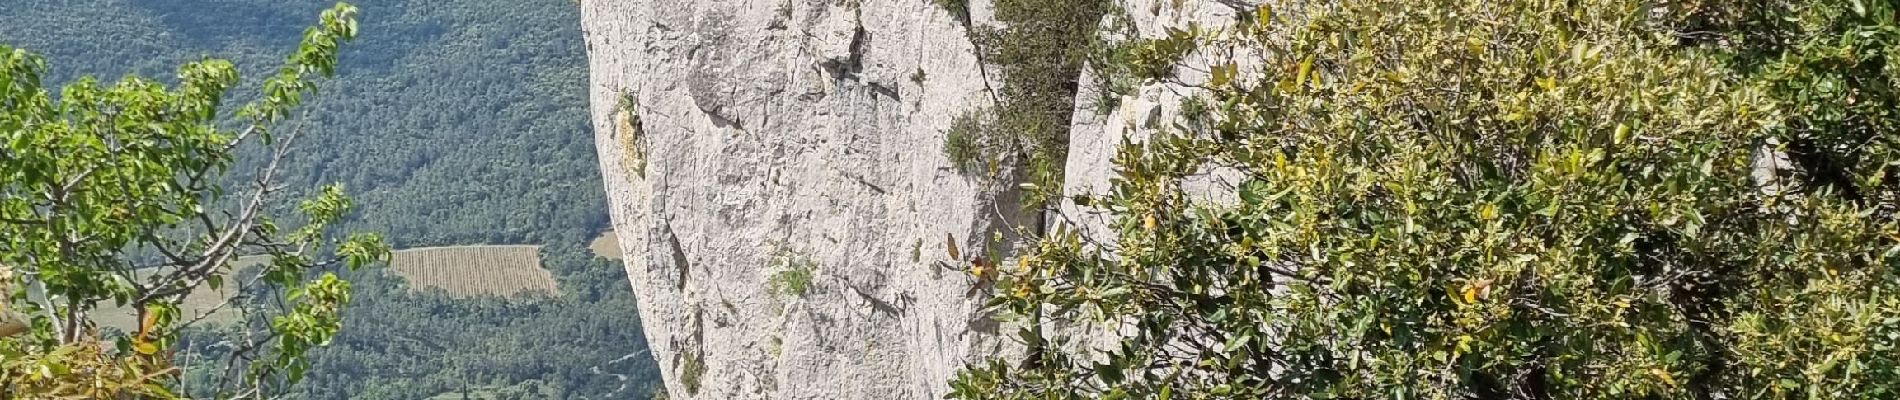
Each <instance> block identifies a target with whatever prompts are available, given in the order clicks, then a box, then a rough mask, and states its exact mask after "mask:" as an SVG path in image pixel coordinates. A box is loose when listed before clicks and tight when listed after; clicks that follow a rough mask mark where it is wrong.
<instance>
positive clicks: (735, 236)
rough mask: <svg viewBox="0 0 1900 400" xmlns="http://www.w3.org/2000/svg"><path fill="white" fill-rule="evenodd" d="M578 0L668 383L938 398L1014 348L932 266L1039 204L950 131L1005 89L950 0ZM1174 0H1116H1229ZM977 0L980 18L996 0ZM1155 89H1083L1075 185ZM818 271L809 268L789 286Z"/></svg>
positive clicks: (599, 121) (1142, 3)
mask: <svg viewBox="0 0 1900 400" xmlns="http://www.w3.org/2000/svg"><path fill="white" fill-rule="evenodd" d="M581 3H582V4H581V5H582V7H583V23H584V28H585V30H586V32H587V43H588V49H589V52H588V53H589V59H590V65H589V68H590V69H591V74H592V84H591V86H592V89H591V91H592V94H591V95H592V102H593V109H592V117H593V121H594V127H595V129H596V136H597V138H596V142H597V144H598V148H599V154H600V160H601V167H602V173H603V175H604V176H605V178H606V179H605V181H606V186H607V190H608V193H609V198H610V200H611V203H612V207H613V209H612V211H611V215H612V216H613V220H614V226H615V229H616V230H617V231H618V232H619V238H620V241H621V243H620V245H621V247H622V249H623V250H624V251H625V252H626V254H627V259H626V260H627V262H626V266H627V273H628V277H629V278H630V280H631V281H632V282H631V283H632V285H633V288H634V291H635V293H636V294H637V296H638V298H639V305H640V307H641V313H642V320H643V321H645V329H646V331H647V337H648V338H649V340H650V341H651V346H652V350H653V354H654V356H655V358H656V359H657V360H658V361H659V363H660V365H661V367H662V369H663V370H664V373H663V376H664V378H665V380H666V386H667V388H668V391H669V392H670V394H671V397H672V398H674V399H768V398H769V399H935V398H941V397H942V396H943V394H944V393H945V392H946V391H947V386H946V385H945V382H946V381H948V380H949V379H950V378H952V377H953V376H954V373H955V372H956V370H957V369H958V368H960V367H961V366H963V365H964V364H965V363H968V362H972V361H975V360H978V359H981V358H982V357H986V356H991V355H995V354H999V353H1000V352H1007V351H1009V350H1010V348H1011V345H1010V342H1009V340H1008V339H1007V336H999V335H998V329H999V327H998V326H997V324H995V323H994V322H991V321H989V320H987V319H985V318H983V317H982V316H981V315H980V314H979V313H978V312H977V310H978V308H979V306H980V305H981V303H982V300H983V299H982V298H981V297H980V295H977V296H969V295H968V294H969V289H970V287H971V285H972V284H973V282H972V279H971V278H969V277H968V276H966V275H963V274H959V273H957V272H955V271H947V270H944V269H943V268H939V267H938V266H937V263H938V262H939V261H943V260H946V259H947V258H948V256H947V255H946V249H945V248H946V238H948V240H950V241H954V242H955V243H956V245H957V246H958V247H960V248H963V249H966V250H967V249H973V248H983V247H984V246H983V244H984V243H985V242H987V240H986V239H987V238H989V237H991V236H992V235H999V234H1003V233H1005V232H1007V231H1008V229H1006V228H1007V227H1010V226H1017V225H1034V224H1035V221H1036V219H1034V218H1032V217H1031V216H1025V215H1018V213H1017V212H1016V210H1018V209H1019V208H1020V207H1019V202H1018V200H1017V194H1016V193H1015V192H1014V190H1013V186H1012V185H1010V184H1007V182H1004V183H1003V184H999V183H996V182H994V181H989V180H985V179H980V178H974V177H968V176H965V175H963V174H960V173H958V172H957V171H955V170H954V169H953V168H952V167H951V166H950V162H949V161H948V160H947V159H946V158H945V156H944V154H943V151H942V150H941V149H942V146H943V137H944V130H945V129H946V128H947V127H948V126H949V125H950V122H951V119H952V118H953V117H954V116H956V115H959V114H961V113H963V112H965V111H967V110H971V109H976V108H981V107H986V106H988V105H990V104H993V101H994V99H993V97H992V94H991V92H990V91H989V90H988V89H987V88H989V87H991V86H992V85H993V84H995V81H994V80H993V79H990V78H986V76H985V70H984V68H980V67H979V63H978V59H977V56H976V52H975V51H974V50H973V48H972V44H971V42H970V40H969V39H968V35H967V32H966V28H965V25H964V24H963V23H962V22H961V21H959V19H958V18H957V17H955V16H952V15H951V14H949V13H947V12H945V11H944V10H942V9H940V8H938V7H937V6H936V5H933V4H932V2H930V1H925V0H582V1H581ZM1150 3H1153V4H1150ZM1162 3H1168V4H1177V3H1176V2H1175V1H1173V0H1129V1H1125V2H1124V4H1123V6H1124V7H1125V8H1127V9H1130V10H1139V11H1137V12H1131V13H1130V14H1131V15H1133V16H1135V18H1134V19H1135V20H1136V22H1137V25H1138V26H1141V27H1142V28H1141V31H1142V32H1144V33H1143V34H1158V32H1159V31H1160V29H1159V28H1157V26H1159V25H1157V24H1167V23H1178V22H1180V21H1181V20H1182V19H1184V18H1200V15H1202V14H1208V15H1216V16H1218V15H1219V12H1218V10H1220V9H1222V7H1232V6H1231V5H1228V6H1219V5H1208V6H1198V5H1197V6H1193V7H1195V8H1192V9H1190V10H1188V11H1181V10H1173V9H1170V10H1167V11H1166V12H1165V13H1164V12H1160V11H1159V7H1160V4H1162ZM1151 6H1152V7H1151ZM970 8H971V11H972V14H974V15H973V19H974V20H976V22H977V23H978V24H981V23H983V22H982V21H984V20H985V19H986V14H987V13H988V11H986V10H987V9H988V4H987V2H984V1H980V0H979V1H977V2H974V3H972V4H970ZM1150 8H1155V9H1156V10H1157V12H1154V13H1149V12H1147V10H1149V9H1150ZM1169 8H1172V7H1169ZM1201 8H1205V9H1208V10H1216V11H1214V12H1212V13H1211V14H1210V13H1198V12H1195V11H1192V10H1194V9H1201ZM992 78H993V77H992ZM1142 93H1143V94H1142V95H1140V96H1134V97H1130V98H1128V99H1127V100H1129V101H1124V102H1123V103H1124V106H1123V107H1121V108H1120V109H1117V110H1116V111H1114V112H1111V113H1109V114H1108V115H1097V114H1095V112H1094V110H1095V107H1093V106H1092V105H1087V104H1084V105H1079V106H1078V107H1079V109H1084V110H1088V111H1086V112H1078V113H1077V118H1076V120H1077V129H1076V130H1075V131H1076V135H1077V136H1076V139H1075V140H1074V141H1075V143H1076V147H1075V149H1076V151H1073V152H1072V153H1071V159H1070V160H1069V163H1068V165H1069V168H1070V169H1071V172H1070V173H1069V175H1068V183H1069V184H1070V185H1071V186H1072V187H1071V188H1070V190H1072V191H1080V190H1099V189H1100V188H1101V187H1102V186H1105V184H1106V182H1107V177H1108V174H1109V173H1111V172H1110V169H1109V168H1108V166H1107V163H1106V160H1107V154H1108V153H1109V152H1110V151H1112V149H1113V144H1114V143H1117V142H1119V140H1120V138H1121V134H1123V133H1137V136H1139V134H1138V131H1139V130H1140V129H1141V124H1140V123H1130V122H1129V121H1134V119H1131V118H1136V117H1137V116H1139V117H1141V118H1160V117H1159V116H1158V115H1157V116H1150V115H1148V114H1151V113H1156V112H1159V111H1151V110H1149V109H1147V108H1146V107H1161V106H1162V105H1164V104H1165V105H1168V106H1171V105H1172V104H1173V103H1172V102H1173V101H1176V100H1174V98H1168V97H1166V96H1163V95H1161V94H1159V93H1162V91H1159V90H1157V89H1152V88H1151V89H1144V90H1143V91H1142ZM1168 93H1174V92H1168ZM1169 96H1172V94H1170V95H1169ZM1081 97H1084V98H1089V96H1081ZM1157 110H1158V108H1157ZM1002 250H1003V251H1004V252H1005V253H1007V249H1002ZM802 270H808V271H810V272H811V274H810V276H811V279H810V283H809V285H795V286H797V288H796V289H797V290H788V289H786V288H785V287H784V286H785V285H783V284H780V285H777V286H776V287H775V284H774V281H778V280H780V279H774V277H775V276H781V277H783V276H786V275H784V274H786V271H802ZM792 275H793V276H795V275H796V274H792ZM794 280H795V279H794ZM780 283H783V282H780ZM801 292H802V293H801ZM1006 332H1008V331H1005V333H1006Z"/></svg>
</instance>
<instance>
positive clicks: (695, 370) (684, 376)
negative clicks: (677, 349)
mask: <svg viewBox="0 0 1900 400" xmlns="http://www.w3.org/2000/svg"><path fill="white" fill-rule="evenodd" d="M704 358H705V356H704V355H702V354H698V353H694V354H687V355H686V356H685V357H684V358H683V360H682V362H681V363H680V384H681V385H685V386H686V394H688V395H695V396H697V395H699V380H700V379H701V378H704V377H705V376H706V360H705V359H704Z"/></svg>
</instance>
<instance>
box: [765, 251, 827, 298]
mask: <svg viewBox="0 0 1900 400" xmlns="http://www.w3.org/2000/svg"><path fill="white" fill-rule="evenodd" d="M769 269H770V270H771V271H772V275H771V276H770V277H768V278H766V286H767V289H769V290H768V292H770V293H772V294H773V295H776V296H791V297H802V296H804V295H805V293H806V292H807V291H809V290H811V282H812V276H813V274H815V273H816V272H817V270H818V263H817V262H814V261H812V260H811V255H809V254H805V253H802V252H798V251H793V250H788V249H783V248H781V249H779V250H778V251H776V252H774V254H773V255H772V263H771V266H770V267H769Z"/></svg>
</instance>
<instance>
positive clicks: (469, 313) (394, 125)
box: [0, 0, 658, 399]
mask: <svg viewBox="0 0 1900 400" xmlns="http://www.w3.org/2000/svg"><path fill="white" fill-rule="evenodd" d="M355 3H356V4H357V5H358V6H359V7H361V9H362V13H361V21H362V25H361V36H360V39H358V40H357V41H356V42H354V43H351V44H348V45H346V46H345V49H344V52H343V55H342V64H343V65H341V67H340V69H339V70H338V73H339V75H338V77H337V78H336V79H335V80H333V81H331V82H327V83H325V84H324V86H323V92H322V94H321V95H319V96H316V97H315V98H313V99H312V100H311V101H309V102H308V103H307V104H308V106H307V107H305V110H306V111H309V112H310V114H309V118H308V119H309V120H308V124H307V125H306V129H310V130H311V131H312V133H313V134H312V135H308V136H306V139H308V140H304V141H301V142H300V145H301V146H302V149H301V150H302V152H301V153H298V154H297V155H296V157H295V158H294V159H293V160H292V161H291V164H289V165H287V166H286V168H288V170H286V171H284V173H285V174H286V175H287V176H285V177H284V182H285V183H286V185H287V188H288V190H290V191H292V192H296V191H307V190H311V189H314V188H316V187H318V186H319V185H321V184H324V183H330V182H340V183H344V184H346V185H347V186H348V189H349V191H350V192H351V195H352V196H353V197H354V198H355V200H356V203H357V205H358V209H359V210H360V211H359V212H358V213H357V214H356V215H354V216H352V218H351V219H350V220H349V221H347V223H346V226H345V227H344V228H346V229H348V230H375V231H381V232H384V233H386V234H387V236H388V238H389V239H390V240H391V242H392V244H394V245H396V246H397V247H420V246H447V245H456V244H463V243H497V244H520V245H533V246H542V247H541V250H540V254H539V255H538V261H539V264H541V265H543V266H544V267H545V268H546V271H547V274H548V275H549V276H551V278H552V280H553V282H555V284H556V285H557V287H558V292H559V295H558V296H553V297H541V298H515V299H507V300H501V299H493V298H488V299H456V298H452V297H449V296H443V295H440V294H430V293H410V292H409V291H407V290H403V289H401V285H398V284H397V282H398V281H397V280H395V279H394V277H393V276H392V275H393V274H387V273H386V272H387V271H386V270H383V269H373V270H368V271H363V272H361V273H358V274H355V276H354V277H353V279H354V280H356V285H355V287H356V289H357V296H355V301H354V303H353V304H352V306H351V308H350V310H349V311H348V312H347V313H346V318H345V329H344V331H343V333H342V334H341V335H340V336H339V337H338V338H337V339H336V341H335V345H333V346H332V347H330V348H326V349H323V350H321V351H320V352H319V353H318V354H316V357H315V359H314V362H315V364H316V365H315V367H314V368H313V369H312V370H311V371H310V372H309V373H308V378H307V379H306V381H305V382H304V383H303V386H302V387H303V388H304V389H303V393H302V394H301V395H300V396H298V397H300V398H310V399H416V398H427V397H430V396H434V395H437V394H443V393H452V392H458V391H460V390H461V389H462V388H464V387H471V388H474V387H487V388H508V387H530V386H531V387H532V388H533V391H534V392H535V393H540V394H541V395H539V396H535V397H536V398H543V397H546V398H627V397H642V396H644V395H646V394H647V393H650V385H653V384H654V383H655V382H657V380H658V377H657V372H656V371H655V367H654V366H653V362H652V360H651V358H649V357H645V356H644V354H645V350H646V339H645V338H644V337H643V336H642V333H641V330H640V328H639V318H638V315H637V312H636V310H635V309H634V306H633V300H632V296H631V293H630V292H629V290H628V288H627V286H626V282H627V281H626V275H625V272H624V271H623V270H622V269H621V268H620V267H619V266H618V264H615V263H612V262H610V261H607V260H603V259H599V258H596V257H594V256H593V255H592V254H591V252H589V251H588V250H587V248H586V246H587V244H588V241H589V240H590V239H592V236H593V235H594V234H596V233H598V232H600V231H602V230H606V229H607V228H608V227H607V225H608V222H607V217H606V214H605V209H606V202H605V196H604V195H603V193H602V189H601V183H600V173H599V171H598V169H597V166H596V162H595V156H594V149H593V139H592V136H591V132H590V129H589V127H588V122H587V118H586V108H587V103H586V98H585V97H584V95H585V86H584V85H585V82H586V76H585V72H586V71H585V68H586V58H585V55H584V45H583V44H582V41H581V32H580V29H579V18H580V17H579V13H578V10H576V6H575V5H574V4H573V3H572V2H570V1H566V0H532V1H512V0H374V1H371V0H361V1H356V2H355ZM331 4H334V0H70V1H44V0H22V1H6V2H5V4H4V5H0V43H6V44H9V45H12V46H16V47H21V48H24V49H27V50H29V51H33V52H36V53H39V54H41V55H44V56H46V58H47V60H48V63H49V64H50V66H51V68H52V71H51V73H50V74H49V76H47V77H46V78H47V81H48V83H49V84H62V83H65V82H70V81H71V80H73V79H75V78H77V77H79V76H82V75H93V76H98V77H101V78H102V80H104V81H108V82H110V81H116V80H117V79H118V78H119V77H121V76H124V75H125V74H127V73H139V74H144V75H147V76H154V77H160V78H161V79H170V78H169V77H170V76H171V75H172V74H173V72H174V71H175V69H176V68H177V66H178V65H181V64H183V63H185V62H189V61H193V60H197V59H200V58H202V57H206V56H214V57H220V58H227V59H231V60H233V61H234V62H236V63H237V64H238V66H239V68H240V71H241V72H242V73H243V76H244V77H245V78H246V79H247V83H246V84H247V85H256V81H255V79H257V78H258V77H261V76H264V75H266V74H268V73H270V72H271V71H273V70H274V69H275V68H276V67H277V66H278V64H279V63H280V62H281V61H282V57H283V55H284V54H286V52H287V51H289V50H290V49H291V48H292V46H293V45H294V43H295V42H296V40H297V38H298V37H299V36H300V34H301V32H302V30H303V29H304V27H305V26H307V25H308V24H309V23H310V22H312V21H314V18H315V15H316V12H317V11H318V10H321V9H323V8H326V7H328V6H330V5H331ZM244 92H245V91H242V90H241V91H239V92H238V94H237V95H238V96H240V97H242V96H246V95H245V94H244ZM234 100H242V99H241V98H240V99H234ZM239 162H240V163H252V162H255V161H254V160H250V159H240V161H239ZM246 170H247V168H242V167H240V168H236V169H234V171H239V172H241V171H246ZM244 178H245V177H243V176H238V177H234V179H244ZM293 195H297V193H293ZM291 204H294V203H291V202H286V203H285V204H284V207H285V208H286V209H288V208H289V206H290V205H291ZM537 279H540V278H537ZM536 282H538V283H535V285H540V286H542V287H544V286H545V285H546V281H545V279H543V280H540V281H536ZM550 338H558V339H559V340H550ZM207 340H209V339H207ZM557 344H558V346H556V345H557ZM186 345H187V346H189V345H191V344H190V343H187V344H186ZM629 354H641V355H642V356H640V357H634V358H631V359H626V360H623V358H624V357H625V356H627V355H629ZM188 378H189V377H188ZM635 393H637V395H636V394H635Z"/></svg>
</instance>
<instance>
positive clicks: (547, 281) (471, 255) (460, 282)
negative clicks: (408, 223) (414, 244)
mask: <svg viewBox="0 0 1900 400" xmlns="http://www.w3.org/2000/svg"><path fill="white" fill-rule="evenodd" d="M389 268H390V269H391V270H394V271H395V272H396V274H397V275H401V276H402V277H403V279H407V280H409V285H410V287H412V288H414V289H417V290H420V289H423V288H430V287H436V288H442V290H445V291H448V292H449V294H451V295H455V296H462V297H473V296H480V295H494V296H513V295H518V294H525V293H543V294H550V295H551V294H555V293H556V291H557V290H558V289H556V288H555V285H554V274H552V273H549V272H548V270H547V269H545V268H542V267H541V246H455V247H425V248H416V249H408V250H398V251H396V252H395V254H394V255H393V256H392V258H391V259H390V262H389Z"/></svg>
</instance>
